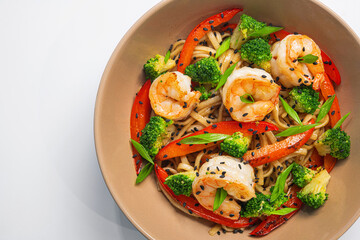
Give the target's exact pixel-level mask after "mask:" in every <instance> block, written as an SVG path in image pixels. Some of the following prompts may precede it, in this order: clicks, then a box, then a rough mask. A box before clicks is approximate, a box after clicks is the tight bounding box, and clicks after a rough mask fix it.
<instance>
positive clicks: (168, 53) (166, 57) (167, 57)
mask: <svg viewBox="0 0 360 240" xmlns="http://www.w3.org/2000/svg"><path fill="white" fill-rule="evenodd" d="M170 53H171V52H170V50H169V51H167V53H166V55H165V58H164V62H165V64H166V63H167V61H168V60H169V58H170Z"/></svg>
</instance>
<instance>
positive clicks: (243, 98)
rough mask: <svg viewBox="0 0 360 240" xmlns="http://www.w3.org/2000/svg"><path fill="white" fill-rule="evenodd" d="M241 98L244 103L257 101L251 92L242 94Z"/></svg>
mask: <svg viewBox="0 0 360 240" xmlns="http://www.w3.org/2000/svg"><path fill="white" fill-rule="evenodd" d="M249 98H250V99H249ZM240 100H241V101H242V102H244V103H254V102H255V100H254V98H253V96H251V94H249V93H246V94H244V95H242V96H240Z"/></svg>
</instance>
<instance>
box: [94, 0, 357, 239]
mask: <svg viewBox="0 0 360 240" xmlns="http://www.w3.org/2000/svg"><path fill="white" fill-rule="evenodd" d="M232 7H243V8H244V12H245V13H247V14H249V15H251V16H254V17H255V18H256V19H260V20H263V21H266V22H268V23H270V22H271V23H273V24H276V25H282V26H285V27H286V29H287V30H289V31H297V32H300V33H304V34H307V35H309V36H310V37H312V38H313V39H314V40H315V41H316V42H317V43H318V44H319V45H320V47H321V48H322V49H323V50H324V51H325V52H326V53H328V54H329V55H330V56H331V58H332V59H333V61H334V62H336V64H337V66H338V68H339V70H340V74H341V76H342V80H343V83H342V84H341V86H339V87H338V88H337V93H338V96H339V99H340V104H341V107H342V112H343V113H346V112H349V111H351V112H352V114H351V117H350V121H347V123H348V124H346V125H345V129H346V130H347V132H348V133H350V135H351V139H352V143H353V144H352V153H351V156H350V157H349V158H348V159H347V160H344V161H341V162H340V163H338V164H337V165H336V167H335V169H334V170H333V172H332V173H331V175H332V179H331V182H330V184H329V188H328V192H329V194H330V198H329V200H328V201H327V203H326V204H325V206H324V207H322V208H320V209H319V210H316V211H309V210H307V209H305V210H302V211H301V212H300V213H298V214H297V215H295V216H294V217H293V218H292V219H291V220H290V221H289V222H287V223H286V224H285V225H283V226H281V227H280V228H279V229H277V230H275V231H274V232H272V233H271V234H270V235H269V236H266V237H263V239H270V238H271V239H302V240H303V239H318V240H320V239H336V238H338V237H340V235H341V234H343V233H344V232H345V231H346V229H348V228H349V227H350V226H351V224H352V223H354V221H355V220H356V219H357V218H358V216H359V214H360V210H359V209H360V201H359V199H360V188H359V187H358V186H357V183H358V182H357V181H358V180H359V175H358V174H359V172H360V161H358V159H359V158H360V151H357V149H358V148H360V144H359V143H360V141H359V134H356V133H357V132H359V127H358V125H357V124H356V123H355V119H359V114H360V111H359V105H358V104H360V94H359V93H360V80H359V77H360V68H359V66H358V61H357V59H359V58H360V45H359V39H358V38H357V36H356V35H355V34H354V33H353V31H352V30H351V29H350V28H349V26H348V25H347V24H346V23H345V22H344V21H343V20H341V19H340V18H339V17H338V16H337V15H335V14H334V13H333V12H332V11H331V10H329V9H328V8H326V7H325V6H324V5H322V4H320V3H319V2H316V1H309V0H296V1H295V0H294V1H289V0H276V1H268V0H223V1H218V0H207V1H205V0H181V1H179V0H178V1H177V0H168V1H163V2H161V3H160V4H158V5H157V6H156V7H154V8H153V9H151V10H150V11H149V12H148V13H146V14H145V15H144V16H143V17H142V18H141V19H140V20H139V21H138V22H137V23H136V24H135V25H134V26H133V27H132V28H131V29H130V30H129V32H128V33H127V34H126V35H125V37H124V38H123V39H122V40H121V42H120V43H119V45H118V46H117V47H116V49H115V51H114V53H113V55H112V56H111V59H110V61H109V63H108V65H107V67H106V70H105V72H104V75H103V77H102V80H101V85H100V88H99V92H98V97H97V102H96V111H95V140H96V150H97V155H98V159H99V163H100V167H101V170H102V172H103V175H104V178H105V181H106V183H107V186H108V187H109V190H110V192H111V194H112V196H113V197H114V199H115V201H116V202H117V204H118V205H119V206H120V208H121V209H122V211H123V212H124V213H125V215H126V216H127V217H128V218H129V220H130V221H131V222H132V223H133V224H134V225H135V226H136V227H137V228H138V229H139V231H141V232H142V233H143V234H144V235H145V236H146V237H148V238H150V239H158V240H161V239H199V240H200V239H208V238H209V235H208V233H207V231H208V230H209V226H211V225H212V223H210V222H208V221H205V220H201V219H195V218H192V217H190V216H188V215H185V214H183V213H181V212H180V211H178V210H176V209H175V208H174V207H173V206H172V205H171V204H170V203H169V202H168V200H167V199H166V198H165V197H164V195H163V194H162V193H160V192H158V191H157V189H156V184H155V179H154V177H153V176H150V177H149V178H147V179H146V180H145V181H144V182H143V183H142V184H140V185H139V186H135V185H134V183H135V178H136V175H135V170H134V164H133V159H132V158H131V155H132V154H131V149H130V145H129V138H130V133H129V120H130V110H131V106H132V102H133V99H134V96H135V93H136V92H137V91H138V89H139V88H140V86H141V85H142V84H143V83H144V80H145V79H144V75H143V72H142V66H143V64H144V62H145V61H146V60H147V59H148V58H149V57H150V56H153V55H154V54H156V53H165V52H166V50H167V48H168V47H169V45H170V44H171V43H172V42H174V41H175V40H176V39H178V38H186V36H187V34H188V33H189V32H190V31H191V29H192V28H193V27H195V26H196V25H197V24H198V23H199V22H201V21H202V20H204V19H205V18H207V17H209V16H211V15H213V14H215V13H218V12H220V11H222V10H224V9H228V8H232ZM220 237H221V239H239V237H241V238H242V239H253V238H250V237H249V236H248V235H247V234H243V235H242V236H239V234H232V233H228V234H226V235H221V236H220ZM220 237H219V239H220ZM216 239H217V237H216Z"/></svg>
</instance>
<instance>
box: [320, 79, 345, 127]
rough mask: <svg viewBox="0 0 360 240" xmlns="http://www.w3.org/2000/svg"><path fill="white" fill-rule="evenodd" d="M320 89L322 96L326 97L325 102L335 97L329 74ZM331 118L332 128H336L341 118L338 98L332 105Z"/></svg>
mask: <svg viewBox="0 0 360 240" xmlns="http://www.w3.org/2000/svg"><path fill="white" fill-rule="evenodd" d="M320 89H321V95H322V96H323V97H324V99H325V100H327V99H328V98H330V97H331V96H333V95H334V94H335V90H334V87H333V85H332V84H331V82H330V80H329V77H328V75H327V74H325V78H324V81H323V82H322V83H321V84H320ZM329 117H330V125H331V127H334V126H335V124H336V123H337V122H338V121H339V120H340V118H341V114H340V106H339V100H338V98H337V96H335V99H334V102H333V104H332V105H331V108H330V111H329Z"/></svg>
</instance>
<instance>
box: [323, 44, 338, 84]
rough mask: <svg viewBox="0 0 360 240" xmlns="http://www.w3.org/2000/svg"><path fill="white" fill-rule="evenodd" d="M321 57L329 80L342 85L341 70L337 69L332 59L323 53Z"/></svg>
mask: <svg viewBox="0 0 360 240" xmlns="http://www.w3.org/2000/svg"><path fill="white" fill-rule="evenodd" d="M321 57H322V60H323V62H324V68H325V72H326V73H327V75H328V76H329V78H330V79H331V80H332V81H333V82H334V83H335V84H336V85H340V83H341V76H340V73H339V70H338V69H337V67H336V65H335V64H334V63H333V61H332V60H331V59H330V57H329V56H328V55H327V54H326V53H325V52H324V51H321Z"/></svg>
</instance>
